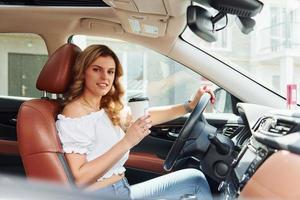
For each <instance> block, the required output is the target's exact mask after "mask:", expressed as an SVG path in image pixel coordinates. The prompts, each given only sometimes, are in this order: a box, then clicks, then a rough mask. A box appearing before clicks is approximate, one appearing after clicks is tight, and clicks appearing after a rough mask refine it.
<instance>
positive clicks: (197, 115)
mask: <svg viewBox="0 0 300 200" xmlns="http://www.w3.org/2000/svg"><path fill="white" fill-rule="evenodd" d="M209 100H210V95H209V94H208V93H204V94H203V95H202V97H201V98H200V100H199V102H198V104H197V105H196V107H195V108H194V110H193V112H192V113H191V114H190V116H189V118H188V119H187V120H186V122H185V123H184V125H183V127H182V129H181V131H180V132H179V135H178V137H177V139H176V140H175V141H174V143H173V146H172V148H171V150H170V151H169V153H168V155H167V158H166V160H165V163H164V169H165V170H166V171H170V170H172V168H173V166H174V164H175V162H176V160H177V158H178V156H179V154H180V152H181V150H182V148H183V146H184V144H185V142H186V141H188V140H189V139H190V137H191V133H192V130H193V128H194V126H195V125H196V124H197V122H199V120H202V121H203V122H204V123H207V122H206V120H205V119H202V118H203V116H202V113H203V111H204V109H205V108H206V106H207V104H208V102H209ZM202 130H203V129H202ZM202 132H203V131H202ZM202 132H200V134H198V135H199V136H200V135H201V134H202Z"/></svg>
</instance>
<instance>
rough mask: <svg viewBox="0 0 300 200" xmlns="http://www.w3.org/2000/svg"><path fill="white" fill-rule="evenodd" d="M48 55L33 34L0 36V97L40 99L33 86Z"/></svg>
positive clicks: (41, 40) (39, 93)
mask: <svg viewBox="0 0 300 200" xmlns="http://www.w3.org/2000/svg"><path fill="white" fill-rule="evenodd" d="M47 57H48V52H47V48H46V45H45V43H44V40H43V39H42V38H41V37H40V36H38V35H35V34H27V33H26V34H25V33H24V34H20V33H16V34H15V33H1V34H0V61H1V62H0V85H1V87H0V95H2V96H17V97H41V92H40V91H38V90H37V89H36V87H35V83H36V79H37V76H38V74H39V72H40V70H41V69H42V67H43V66H44V64H45V62H46V60H47Z"/></svg>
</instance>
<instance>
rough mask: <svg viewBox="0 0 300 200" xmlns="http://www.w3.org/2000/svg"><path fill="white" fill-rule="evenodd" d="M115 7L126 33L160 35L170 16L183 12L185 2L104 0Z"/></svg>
mask: <svg viewBox="0 0 300 200" xmlns="http://www.w3.org/2000/svg"><path fill="white" fill-rule="evenodd" d="M104 2H105V3H107V4H108V5H110V6H111V7H113V8H115V12H116V14H117V15H118V17H119V19H120V21H121V24H122V27H123V28H124V30H125V31H126V32H128V33H133V34H136V35H141V36H148V37H153V38H156V37H162V36H164V35H165V34H166V29H167V24H168V21H169V19H170V17H172V16H178V15H180V14H183V13H184V10H182V8H185V6H182V5H183V4H186V2H184V1H182V2H179V3H176V5H173V4H171V3H169V1H167V0H149V1H144V0H104Z"/></svg>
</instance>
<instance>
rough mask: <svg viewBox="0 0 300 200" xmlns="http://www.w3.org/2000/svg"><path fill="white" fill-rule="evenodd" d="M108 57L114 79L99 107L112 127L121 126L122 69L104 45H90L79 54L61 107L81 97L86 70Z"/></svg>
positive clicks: (117, 60)
mask: <svg viewBox="0 0 300 200" xmlns="http://www.w3.org/2000/svg"><path fill="white" fill-rule="evenodd" d="M108 56H109V57H111V58H113V60H114V61H115V65H116V69H115V78H114V81H113V84H112V88H111V89H110V91H109V92H108V93H107V94H106V95H105V96H103V97H102V98H101V102H100V106H101V108H103V109H104V110H105V111H106V113H107V114H108V116H109V118H110V119H111V121H112V123H113V124H114V125H121V119H120V112H121V110H122V109H123V107H124V105H123V103H122V100H121V99H122V96H123V95H124V89H123V87H122V84H121V77H122V75H123V69H122V65H121V63H120V61H119V59H118V57H117V55H116V54H115V53H114V52H113V51H112V50H111V49H110V48H109V47H107V46H105V45H91V46H89V47H87V48H86V49H85V50H84V51H83V52H81V53H80V54H79V56H78V57H77V59H76V62H75V66H74V69H73V76H72V77H73V80H72V83H71V86H70V88H69V90H68V92H67V93H65V94H64V99H65V100H64V102H63V106H65V105H66V104H68V103H70V102H71V101H74V100H75V99H78V98H79V97H80V96H81V95H82V93H83V89H84V83H85V80H84V77H85V71H86V70H87V68H88V67H89V66H90V65H91V64H92V63H93V62H94V61H95V60H96V59H97V58H99V57H108Z"/></svg>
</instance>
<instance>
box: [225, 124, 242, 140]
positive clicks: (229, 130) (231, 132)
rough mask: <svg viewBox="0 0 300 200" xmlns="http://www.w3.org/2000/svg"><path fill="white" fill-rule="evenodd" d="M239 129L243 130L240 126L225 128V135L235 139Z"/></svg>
mask: <svg viewBox="0 0 300 200" xmlns="http://www.w3.org/2000/svg"><path fill="white" fill-rule="evenodd" d="M239 128H242V127H240V126H235V125H232V126H231V125H227V126H225V127H224V129H223V134H224V135H226V136H228V137H233V136H234V135H235V134H236V131H237V130H238V129H239Z"/></svg>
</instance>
